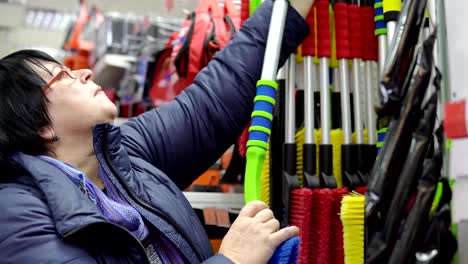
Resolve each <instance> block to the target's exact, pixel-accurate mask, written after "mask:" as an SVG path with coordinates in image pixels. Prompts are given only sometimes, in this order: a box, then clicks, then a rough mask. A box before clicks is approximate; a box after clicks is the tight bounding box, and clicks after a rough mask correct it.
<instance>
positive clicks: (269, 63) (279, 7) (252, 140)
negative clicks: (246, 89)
mask: <svg viewBox="0 0 468 264" xmlns="http://www.w3.org/2000/svg"><path fill="white" fill-rule="evenodd" d="M287 8H288V2H287V1H286V0H276V1H275V2H274V5H273V12H272V17H271V20H270V27H269V28H270V29H269V32H268V39H267V45H266V50H265V57H264V60H263V68H262V75H261V80H259V81H258V82H257V94H256V96H255V99H254V110H253V112H252V122H251V126H250V128H249V140H248V142H247V154H246V159H247V165H246V173H245V183H244V187H245V191H244V193H245V201H246V202H250V201H254V200H259V199H260V175H261V172H262V167H263V161H264V159H265V152H266V150H267V149H268V147H269V145H268V139H269V137H270V134H271V122H272V120H273V110H274V108H275V107H274V106H275V99H276V92H277V89H278V84H277V83H276V81H275V77H276V74H277V71H278V61H279V56H280V49H281V43H282V39H283V33H284V25H285V21H286V13H287Z"/></svg>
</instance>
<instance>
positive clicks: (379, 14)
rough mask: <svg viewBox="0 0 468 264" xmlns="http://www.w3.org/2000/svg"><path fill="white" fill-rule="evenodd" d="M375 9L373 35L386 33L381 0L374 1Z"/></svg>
mask: <svg viewBox="0 0 468 264" xmlns="http://www.w3.org/2000/svg"><path fill="white" fill-rule="evenodd" d="M374 10H375V19H374V21H375V35H376V36H379V35H386V34H387V24H385V19H384V10H383V0H375V3H374Z"/></svg>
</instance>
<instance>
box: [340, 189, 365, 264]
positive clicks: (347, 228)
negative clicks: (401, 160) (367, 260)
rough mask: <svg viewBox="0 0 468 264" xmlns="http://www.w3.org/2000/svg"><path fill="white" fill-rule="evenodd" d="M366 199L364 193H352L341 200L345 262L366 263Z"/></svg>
mask: <svg viewBox="0 0 468 264" xmlns="http://www.w3.org/2000/svg"><path fill="white" fill-rule="evenodd" d="M364 200H365V197H364V195H360V194H356V193H352V194H349V195H346V196H344V197H343V200H342V202H341V211H340V218H341V222H342V223H343V242H344V264H364V204H365V202H364Z"/></svg>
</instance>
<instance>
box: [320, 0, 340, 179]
mask: <svg viewBox="0 0 468 264" xmlns="http://www.w3.org/2000/svg"><path fill="white" fill-rule="evenodd" d="M316 8H317V57H319V59H320V112H321V113H320V115H321V124H322V142H321V144H320V151H319V154H320V158H319V160H320V180H321V185H322V186H323V187H330V188H332V187H336V180H335V178H334V177H333V146H332V145H331V144H330V143H331V140H330V131H331V128H330V90H329V85H328V84H329V74H328V70H329V65H328V62H329V58H330V56H331V41H330V8H329V2H328V0H319V1H316Z"/></svg>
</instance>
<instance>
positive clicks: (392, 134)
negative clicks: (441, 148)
mask: <svg viewBox="0 0 468 264" xmlns="http://www.w3.org/2000/svg"><path fill="white" fill-rule="evenodd" d="M406 3H408V4H409V3H410V2H406ZM422 15H423V16H424V13H423V14H422ZM434 42H435V33H434V34H433V35H431V37H430V38H429V39H427V40H426V41H425V42H424V45H423V46H422V47H420V48H419V49H418V51H417V56H416V57H415V58H414V59H413V62H412V64H411V66H410V73H409V75H408V78H407V80H406V81H405V83H404V86H405V87H404V89H407V90H408V91H409V92H408V95H407V96H406V97H405V98H404V102H403V107H402V109H401V113H400V116H399V117H396V118H395V119H394V120H393V121H392V122H391V124H390V127H389V130H388V133H387V136H386V141H385V144H384V147H383V149H382V150H381V151H380V153H379V158H378V160H377V162H376V164H375V165H374V168H373V170H372V173H371V179H370V182H369V186H368V188H369V189H368V192H367V196H366V221H367V223H368V227H369V239H370V241H372V239H373V236H374V235H378V233H376V231H377V230H380V229H382V228H383V221H384V219H386V218H387V215H388V208H389V206H390V203H391V199H392V196H393V192H394V190H395V188H396V186H397V183H398V182H399V181H400V175H401V172H402V169H403V165H404V162H405V160H406V158H407V156H408V151H409V149H410V146H411V137H412V133H413V132H414V131H415V129H416V125H417V124H418V120H420V118H421V116H422V112H421V110H420V109H421V104H422V101H423V98H424V96H425V93H426V90H427V88H428V86H429V82H430V78H431V72H432V66H433V59H432V52H433V47H434ZM369 255H372V252H369ZM377 263H378V262H377Z"/></svg>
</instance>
